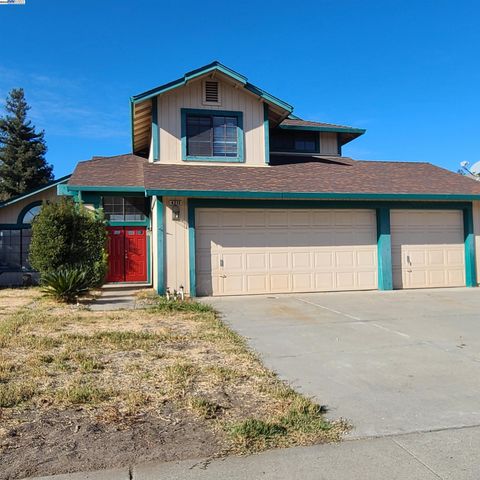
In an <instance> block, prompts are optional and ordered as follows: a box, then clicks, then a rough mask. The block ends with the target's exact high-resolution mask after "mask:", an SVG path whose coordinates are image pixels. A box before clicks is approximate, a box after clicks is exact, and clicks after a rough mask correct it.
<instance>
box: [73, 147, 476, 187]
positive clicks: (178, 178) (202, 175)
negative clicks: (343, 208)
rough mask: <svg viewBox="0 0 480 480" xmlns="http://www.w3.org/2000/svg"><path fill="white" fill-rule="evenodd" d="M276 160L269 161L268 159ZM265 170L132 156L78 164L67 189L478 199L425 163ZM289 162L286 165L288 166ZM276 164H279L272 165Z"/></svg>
mask: <svg viewBox="0 0 480 480" xmlns="http://www.w3.org/2000/svg"><path fill="white" fill-rule="evenodd" d="M275 157H276V156H273V155H272V159H275ZM281 157H282V161H283V164H279V165H275V166H270V167H263V166H262V167H246V166H240V165H232V166H220V165H207V166H203V165H192V164H188V165H185V164H178V165H177V164H158V163H157V164H153V163H148V162H147V161H146V160H145V159H144V158H141V157H137V156H135V155H120V156H116V157H107V158H102V159H96V160H90V161H87V162H80V163H79V164H78V165H77V168H76V169H75V171H74V173H73V175H72V177H71V179H70V181H69V185H85V186H106V187H109V186H119V187H122V186H138V187H142V188H143V187H144V188H145V189H146V190H157V191H164V192H167V191H190V192H192V191H213V192H214V191H220V192H259V193H262V192H265V193H266V192H273V193H295V192H297V193H319V194H328V193H336V194H342V193H345V194H350V193H359V194H413V195H415V194H419V195H426V194H433V195H476V196H480V182H477V181H475V180H472V179H470V178H467V177H464V176H462V175H459V174H456V173H453V172H450V171H449V170H445V169H443V168H439V167H436V166H434V165H432V164H430V163H414V162H374V161H357V160H352V159H350V158H347V157H320V156H312V157H303V160H304V161H303V162H302V163H298V156H297V157H293V156H291V157H288V156H281ZM289 158H290V160H291V162H289V161H288V160H289ZM277 160H278V159H277Z"/></svg>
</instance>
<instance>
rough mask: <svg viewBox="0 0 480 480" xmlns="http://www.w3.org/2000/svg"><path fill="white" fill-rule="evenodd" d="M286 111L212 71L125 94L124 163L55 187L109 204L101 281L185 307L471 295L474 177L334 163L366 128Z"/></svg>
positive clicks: (479, 194)
mask: <svg viewBox="0 0 480 480" xmlns="http://www.w3.org/2000/svg"><path fill="white" fill-rule="evenodd" d="M314 101H315V100H314V99H312V102H314ZM292 111H293V107H291V106H290V105H289V104H288V103H286V102H284V101H282V100H280V99H278V98H276V97H274V96H273V95H271V94H269V93H267V92H266V91H264V90H262V89H261V88H259V87H256V86H254V85H252V84H251V83H249V82H248V80H247V78H246V77H245V76H243V75H241V74H239V73H237V72H235V71H233V70H231V69H229V68H227V67H225V66H224V65H222V64H220V63H218V62H214V63H212V64H210V65H207V66H205V67H202V68H199V69H197V70H194V71H192V72H189V73H187V74H185V75H184V76H183V77H182V78H180V79H178V80H174V81H172V82H170V83H167V84H165V85H162V86H160V87H157V88H154V89H152V90H149V91H147V92H145V93H142V94H140V95H136V96H134V97H132V98H131V117H132V143H133V148H132V149H133V153H131V154H126V155H119V156H115V157H106V158H98V157H95V158H93V159H92V160H90V161H85V162H80V163H79V164H78V165H77V167H76V169H75V171H74V173H73V174H72V177H71V178H70V180H69V181H68V185H67V187H64V188H62V190H63V192H64V193H68V194H70V195H73V196H74V197H75V198H77V199H78V200H82V201H83V202H85V203H86V204H90V205H93V206H94V207H102V206H103V208H104V211H105V214H106V216H107V219H108V221H109V251H110V266H109V274H108V275H109V276H108V280H109V281H112V282H152V284H153V286H154V287H155V288H156V289H157V291H158V292H159V293H163V292H164V291H165V289H166V288H167V287H168V288H170V289H171V290H173V289H179V288H180V287H181V286H183V287H184V288H185V291H186V292H187V293H188V294H190V295H191V296H196V295H239V294H262V293H263V294H267V293H288V292H314V291H335V290H368V289H380V290H390V289H392V288H423V287H453V286H465V285H466V286H476V285H477V273H476V272H477V271H479V270H480V269H478V268H477V263H476V254H475V250H476V248H475V230H476V229H478V228H479V226H480V214H479V211H480V207H479V205H480V203H479V201H480V183H479V182H476V181H473V180H471V179H469V178H466V177H464V176H461V175H458V174H455V173H452V172H450V171H447V170H444V169H442V168H438V167H435V166H433V165H431V164H428V163H413V162H373V161H356V160H352V159H351V158H346V157H343V156H342V147H343V146H344V145H345V144H346V143H348V142H351V141H352V140H355V139H356V138H357V137H359V136H360V135H362V134H363V133H364V132H365V131H364V130H362V129H358V128H351V127H346V126H341V125H332V124H327V123H321V122H315V121H306V120H302V119H300V118H298V117H296V116H294V115H293V114H292Z"/></svg>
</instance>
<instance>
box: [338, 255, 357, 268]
mask: <svg viewBox="0 0 480 480" xmlns="http://www.w3.org/2000/svg"><path fill="white" fill-rule="evenodd" d="M354 258H355V253H354V252H352V251H345V252H342V251H340V252H336V253H335V263H336V265H337V267H340V268H342V267H353V266H354V265H355V262H354Z"/></svg>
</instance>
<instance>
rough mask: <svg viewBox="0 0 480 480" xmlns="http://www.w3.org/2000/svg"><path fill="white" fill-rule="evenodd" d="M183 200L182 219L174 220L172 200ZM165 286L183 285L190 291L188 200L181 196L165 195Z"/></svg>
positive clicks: (171, 287) (172, 288) (177, 286)
mask: <svg viewBox="0 0 480 480" xmlns="http://www.w3.org/2000/svg"><path fill="white" fill-rule="evenodd" d="M172 200H179V201H181V205H180V206H179V208H180V219H179V220H173V212H172V206H171V205H170V201H172ZM163 201H164V205H165V255H166V257H165V270H166V272H165V287H169V288H170V290H171V291H173V290H174V289H176V290H178V289H179V287H180V286H182V285H183V287H184V288H185V292H186V293H187V294H188V293H189V292H190V285H189V264H188V256H189V255H188V253H189V252H188V203H187V202H188V200H187V199H186V198H181V197H165V198H164V199H163Z"/></svg>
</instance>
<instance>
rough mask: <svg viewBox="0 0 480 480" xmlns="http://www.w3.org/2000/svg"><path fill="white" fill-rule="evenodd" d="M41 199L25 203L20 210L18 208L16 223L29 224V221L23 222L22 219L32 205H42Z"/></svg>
mask: <svg viewBox="0 0 480 480" xmlns="http://www.w3.org/2000/svg"><path fill="white" fill-rule="evenodd" d="M42 203H43V201H42V200H37V201H36V202H32V203H29V204H28V205H26V206H25V207H23V208H22V209H21V210H20V213H19V214H18V217H17V225H30V224H29V223H24V222H23V219H24V217H25V214H26V213H27V212H28V211H29V210H30V209H31V208H33V207H38V206H40V205H42Z"/></svg>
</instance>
